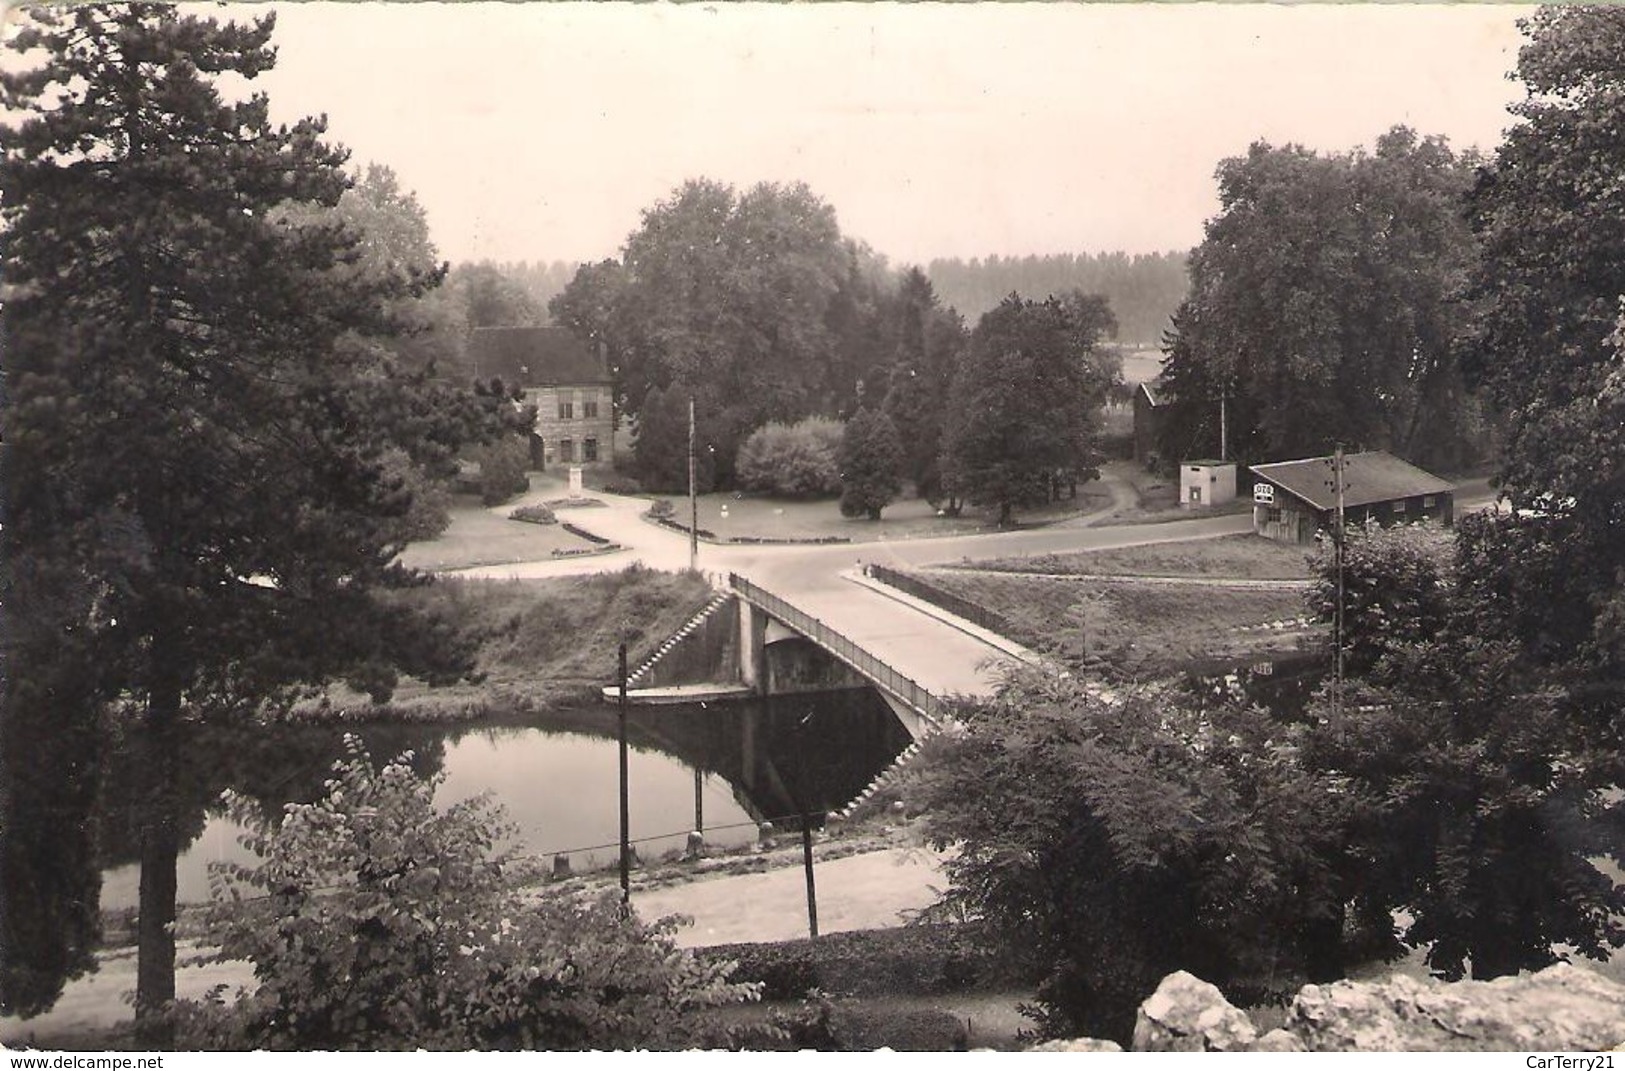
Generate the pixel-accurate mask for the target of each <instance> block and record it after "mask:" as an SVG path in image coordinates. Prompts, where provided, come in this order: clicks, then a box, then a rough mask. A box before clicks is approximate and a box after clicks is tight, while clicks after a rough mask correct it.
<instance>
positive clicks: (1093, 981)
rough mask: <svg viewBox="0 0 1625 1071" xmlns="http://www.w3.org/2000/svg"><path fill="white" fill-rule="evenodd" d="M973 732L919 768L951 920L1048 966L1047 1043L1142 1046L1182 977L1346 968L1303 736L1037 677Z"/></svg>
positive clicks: (978, 721) (1244, 713) (1274, 981)
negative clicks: (1137, 1035)
mask: <svg viewBox="0 0 1625 1071" xmlns="http://www.w3.org/2000/svg"><path fill="white" fill-rule="evenodd" d="M961 721H962V725H963V730H962V731H961V732H956V733H954V734H943V735H942V736H940V737H937V738H936V740H937V741H939V742H938V743H936V744H934V745H933V749H932V750H933V752H934V754H933V755H932V758H931V759H930V760H929V765H928V766H927V768H926V769H925V770H923V771H922V773H921V775H920V776H921V786H920V793H921V803H922V805H923V808H924V813H925V823H926V829H927V832H928V834H929V836H930V839H931V840H932V842H933V843H935V844H936V845H938V846H939V847H947V846H949V845H953V846H955V847H957V849H958V851H957V854H955V855H954V856H952V857H951V858H950V859H949V861H948V863H947V871H948V876H949V880H950V886H949V889H948V892H947V895H946V898H945V902H944V909H945V910H947V911H948V912H956V913H963V914H968V915H970V916H971V917H974V918H980V919H983V920H985V921H986V922H987V923H989V924H990V925H991V927H992V935H993V939H994V940H996V941H998V942H999V943H1000V945H1001V946H1002V947H1004V948H1006V949H1008V950H1010V951H1011V952H1012V953H1013V954H1015V955H1016V956H1017V957H1019V959H1021V960H1022V961H1025V962H1026V963H1028V964H1029V965H1032V966H1036V967H1038V968H1040V969H1041V970H1042V972H1043V980H1042V982H1041V983H1040V984H1039V987H1038V992H1037V1001H1038V1008H1037V1018H1038V1020H1039V1024H1040V1029H1041V1031H1042V1032H1043V1033H1044V1034H1046V1035H1049V1036H1077V1035H1079V1034H1087V1035H1091V1036H1095V1037H1109V1038H1113V1039H1116V1040H1118V1041H1120V1042H1124V1043H1126V1042H1127V1040H1128V1036H1129V1034H1130V1033H1131V1032H1132V1030H1133V1025H1134V1012H1135V1008H1136V1007H1137V1005H1138V1004H1139V1002H1140V1001H1141V1000H1143V999H1145V997H1146V996H1148V995H1149V994H1150V993H1151V991H1152V990H1153V989H1155V987H1156V986H1157V984H1158V982H1160V981H1161V979H1162V978H1163V976H1164V975H1166V974H1167V973H1169V972H1171V971H1174V970H1181V969H1183V970H1188V971H1191V972H1192V973H1194V974H1197V975H1198V976H1200V977H1202V978H1205V979H1209V980H1212V981H1213V982H1215V984H1217V985H1219V986H1220V987H1221V988H1223V989H1225V990H1227V992H1228V993H1229V994H1230V995H1231V996H1232V997H1233V998H1237V999H1249V1000H1257V999H1263V998H1265V997H1266V996H1269V995H1276V996H1279V995H1281V994H1284V993H1285V992H1290V991H1291V990H1292V989H1294V988H1296V987H1297V986H1298V985H1300V984H1301V983H1302V981H1303V979H1304V977H1305V976H1306V974H1308V973H1313V974H1315V975H1316V976H1319V975H1321V974H1324V973H1335V971H1336V970H1337V969H1338V968H1339V967H1340V966H1341V964H1340V963H1339V962H1338V960H1337V944H1338V936H1337V934H1338V921H1339V920H1340V918H1341V903H1342V901H1341V893H1340V891H1339V889H1338V887H1337V882H1336V877H1337V873H1336V868H1335V862H1336V858H1337V845H1338V833H1337V830H1338V825H1339V820H1338V814H1337V808H1338V802H1337V797H1336V796H1335V795H1334V794H1333V793H1330V792H1328V791H1327V786H1326V785H1325V784H1324V783H1322V782H1321V781H1319V780H1317V779H1316V778H1314V777H1312V776H1310V775H1308V774H1307V773H1306V772H1305V771H1304V770H1302V769H1301V768H1300V767H1299V765H1298V764H1297V762H1296V761H1295V760H1294V758H1293V753H1292V751H1291V749H1290V747H1289V746H1288V745H1290V744H1291V743H1292V742H1293V739H1294V731H1293V730H1291V729H1289V728H1287V727H1284V726H1282V725H1279V724H1274V723H1272V722H1270V721H1269V720H1268V719H1267V718H1265V717H1264V716H1263V715H1262V714H1261V713H1259V712H1257V711H1255V710H1250V709H1247V708H1244V707H1242V706H1239V705H1236V704H1229V705H1226V706H1225V707H1223V708H1221V709H1209V710H1205V711H1204V710H1199V709H1197V708H1195V707H1194V706H1191V705H1189V704H1187V703H1186V702H1184V701H1181V700H1180V699H1178V698H1177V697H1176V696H1175V695H1174V694H1173V693H1168V694H1159V695H1151V694H1146V693H1131V694H1128V695H1126V696H1125V697H1123V698H1122V699H1121V700H1119V701H1107V700H1105V699H1102V698H1101V697H1100V696H1099V695H1098V694H1096V693H1094V692H1092V691H1091V690H1090V689H1088V688H1086V687H1084V686H1082V685H1080V684H1078V683H1077V682H1075V681H1070V680H1066V679H1058V678H1055V677H1053V676H1047V675H1041V674H1038V673H1028V674H1024V675H1020V676H1017V677H1015V678H1013V679H1012V680H1011V681H1009V682H1008V683H1007V684H1006V685H1005V687H1004V688H1003V689H1002V690H1001V691H1000V693H999V695H998V696H997V698H995V699H994V700H992V701H990V702H987V703H984V704H980V705H977V706H974V707H971V708H969V709H966V710H964V711H962V712H961ZM1312 965H1318V970H1315V971H1313V972H1311V966H1312Z"/></svg>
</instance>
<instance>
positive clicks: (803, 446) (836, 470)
mask: <svg viewBox="0 0 1625 1071" xmlns="http://www.w3.org/2000/svg"><path fill="white" fill-rule="evenodd" d="M841 436H842V425H841V424H839V423H837V422H836V421H833V420H826V419H824V418H822V417H808V418H807V419H805V420H800V421H797V422H796V423H794V424H779V423H771V424H767V425H765V426H763V427H760V428H757V429H756V430H755V431H753V432H751V433H750V436H749V437H748V438H747V439H745V441H744V442H743V443H741V444H740V446H739V457H738V459H737V460H736V461H735V462H734V471H735V473H736V474H737V476H738V479H739V485H740V486H741V487H743V488H744V489H745V490H747V491H762V492H765V493H767V494H774V495H784V496H786V497H788V498H817V497H819V496H822V495H835V494H839V493H840V491H841V466H840V450H841Z"/></svg>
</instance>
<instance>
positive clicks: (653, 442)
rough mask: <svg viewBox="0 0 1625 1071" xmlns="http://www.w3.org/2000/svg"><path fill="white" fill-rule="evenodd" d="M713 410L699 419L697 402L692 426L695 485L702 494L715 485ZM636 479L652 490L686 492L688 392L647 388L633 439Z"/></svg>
mask: <svg viewBox="0 0 1625 1071" xmlns="http://www.w3.org/2000/svg"><path fill="white" fill-rule="evenodd" d="M713 420H714V414H710V413H707V414H706V419H703V420H702V419H701V417H700V416H699V413H698V407H697V406H696V414H695V429H694V486H695V490H696V491H697V492H699V493H701V494H705V493H707V492H709V491H711V490H713V489H714V488H715V487H716V483H717V476H716V472H717V465H716V461H717V456H716V446H715V441H716V440H715V433H714V428H713V426H712V421H713ZM632 456H633V458H634V459H635V460H636V463H637V471H638V479H639V480H641V481H642V482H643V486H644V487H645V488H647V489H648V490H651V491H661V492H665V493H666V494H687V493H688V396H687V395H686V394H684V393H682V392H681V391H679V390H678V389H676V388H675V387H674V388H672V389H670V390H662V389H661V388H659V387H656V388H654V389H653V390H651V391H650V392H649V395H648V398H647V399H645V401H644V404H643V412H642V414H641V415H640V416H639V417H638V425H637V438H636V439H634V440H633V442H632Z"/></svg>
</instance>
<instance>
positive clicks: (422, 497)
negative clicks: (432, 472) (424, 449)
mask: <svg viewBox="0 0 1625 1071" xmlns="http://www.w3.org/2000/svg"><path fill="white" fill-rule="evenodd" d="M383 467H384V478H385V479H386V480H393V481H398V483H399V486H400V490H401V492H402V493H403V494H407V495H410V496H411V501H410V504H408V505H407V507H406V511H405V513H404V514H403V515H402V517H401V518H400V520H399V522H398V524H399V528H398V537H399V538H400V539H402V540H404V541H406V542H408V543H412V542H417V541H419V540H424V539H433V538H435V537H436V536H438V535H439V534H440V533H441V532H444V531H445V530H446V526H447V525H449V524H450V523H451V514H450V513H449V512H448V510H449V508H450V506H451V490H450V488H449V487H447V486H446V482H445V481H443V480H436V479H434V478H432V477H431V476H429V475H428V474H427V473H425V472H424V471H423V469H422V468H420V467H419V466H417V465H415V464H413V463H412V459H411V458H409V457H408V456H407V455H406V451H404V450H390V451H389V452H388V453H386V454H385V455H384V458H383Z"/></svg>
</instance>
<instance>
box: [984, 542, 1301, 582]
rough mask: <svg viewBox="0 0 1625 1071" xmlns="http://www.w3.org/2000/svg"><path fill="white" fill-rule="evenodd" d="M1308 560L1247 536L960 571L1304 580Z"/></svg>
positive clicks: (1295, 549) (1001, 562)
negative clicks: (990, 570) (982, 570)
mask: <svg viewBox="0 0 1625 1071" xmlns="http://www.w3.org/2000/svg"><path fill="white" fill-rule="evenodd" d="M1309 558H1310V551H1309V550H1308V548H1305V547H1299V546H1292V545H1288V544H1285V543H1278V542H1276V541H1275V540H1273V539H1265V538H1264V537H1263V536H1259V535H1251V534H1248V535H1234V536H1224V537H1223V538H1220V539H1193V540H1189V541H1186V542H1180V543H1158V544H1154V545H1151V546H1145V547H1119V548H1116V549H1112V550H1091V551H1083V552H1080V553H1077V554H1044V555H1040V556H1038V557H1031V558H996V559H994V560H992V561H983V562H969V563H967V564H965V565H963V566H960V568H965V569H993V570H997V571H998V572H1002V573H1066V574H1069V575H1072V574H1079V573H1085V574H1087V573H1093V574H1097V575H1107V576H1170V577H1214V578H1225V579H1238V580H1308V579H1309V576H1310V572H1309Z"/></svg>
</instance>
